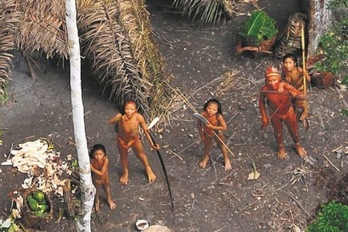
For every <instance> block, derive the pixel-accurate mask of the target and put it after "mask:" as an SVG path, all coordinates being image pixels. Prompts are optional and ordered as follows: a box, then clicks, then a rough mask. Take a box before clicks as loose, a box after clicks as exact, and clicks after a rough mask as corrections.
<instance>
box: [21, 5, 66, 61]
mask: <svg viewBox="0 0 348 232" xmlns="http://www.w3.org/2000/svg"><path fill="white" fill-rule="evenodd" d="M17 3H18V6H19V11H21V13H22V17H21V22H20V26H19V29H18V31H17V34H16V46H17V49H19V50H20V51H21V52H24V53H26V54H33V53H34V52H36V51H39V52H40V53H42V54H45V55H46V58H47V59H49V58H53V57H54V56H56V55H58V56H59V57H60V58H65V59H67V58H68V46H67V41H68V37H67V29H66V24H65V1H64V0H57V1H46V0H36V1H19V0H17Z"/></svg>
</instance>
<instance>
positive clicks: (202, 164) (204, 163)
mask: <svg viewBox="0 0 348 232" xmlns="http://www.w3.org/2000/svg"><path fill="white" fill-rule="evenodd" d="M208 160H209V157H208V158H204V159H203V160H202V161H201V162H199V166H200V167H201V168H205V166H207V163H208Z"/></svg>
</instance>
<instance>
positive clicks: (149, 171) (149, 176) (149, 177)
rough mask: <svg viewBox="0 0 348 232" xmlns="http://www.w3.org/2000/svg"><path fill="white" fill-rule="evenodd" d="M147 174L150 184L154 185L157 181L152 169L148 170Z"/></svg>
mask: <svg viewBox="0 0 348 232" xmlns="http://www.w3.org/2000/svg"><path fill="white" fill-rule="evenodd" d="M146 174H147V179H148V180H149V183H152V182H154V181H155V180H156V175H155V174H154V173H153V171H152V169H151V168H148V169H147V170H146Z"/></svg>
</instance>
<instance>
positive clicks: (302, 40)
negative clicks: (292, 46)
mask: <svg viewBox="0 0 348 232" xmlns="http://www.w3.org/2000/svg"><path fill="white" fill-rule="evenodd" d="M301 45H302V69H303V70H302V71H303V95H304V96H307V78H306V74H305V73H306V49H305V23H304V22H302V28H301Z"/></svg>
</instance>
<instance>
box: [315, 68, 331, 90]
mask: <svg viewBox="0 0 348 232" xmlns="http://www.w3.org/2000/svg"><path fill="white" fill-rule="evenodd" d="M312 83H313V85H314V86H316V87H318V88H320V89H326V88H329V87H330V86H332V84H333V75H332V73H330V72H321V73H315V74H313V75H312Z"/></svg>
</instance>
